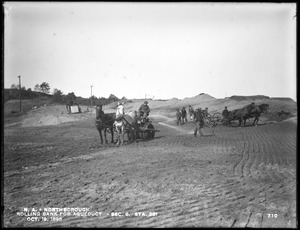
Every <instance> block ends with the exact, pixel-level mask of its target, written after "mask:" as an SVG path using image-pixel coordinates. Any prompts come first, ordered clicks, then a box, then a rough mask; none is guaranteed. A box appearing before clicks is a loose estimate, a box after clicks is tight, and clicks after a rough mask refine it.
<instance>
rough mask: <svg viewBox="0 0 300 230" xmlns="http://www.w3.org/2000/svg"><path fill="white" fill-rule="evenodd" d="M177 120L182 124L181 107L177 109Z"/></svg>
mask: <svg viewBox="0 0 300 230" xmlns="http://www.w3.org/2000/svg"><path fill="white" fill-rule="evenodd" d="M176 120H177V125H179V124H181V112H180V110H179V109H176Z"/></svg>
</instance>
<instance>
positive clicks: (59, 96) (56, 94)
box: [53, 89, 63, 103]
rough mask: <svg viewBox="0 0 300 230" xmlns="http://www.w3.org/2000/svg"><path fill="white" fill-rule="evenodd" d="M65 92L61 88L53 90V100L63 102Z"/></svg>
mask: <svg viewBox="0 0 300 230" xmlns="http://www.w3.org/2000/svg"><path fill="white" fill-rule="evenodd" d="M62 95H63V92H62V91H61V90H59V89H54V90H53V102H56V103H62Z"/></svg>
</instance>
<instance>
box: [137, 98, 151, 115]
mask: <svg viewBox="0 0 300 230" xmlns="http://www.w3.org/2000/svg"><path fill="white" fill-rule="evenodd" d="M139 113H140V116H141V118H143V119H145V118H147V117H148V116H149V113H150V108H149V106H148V101H145V102H144V104H142V105H141V107H140V108H139Z"/></svg>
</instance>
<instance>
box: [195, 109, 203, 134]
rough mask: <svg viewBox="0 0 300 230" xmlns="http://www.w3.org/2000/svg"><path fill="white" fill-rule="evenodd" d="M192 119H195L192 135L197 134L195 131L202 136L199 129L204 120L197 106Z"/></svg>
mask: <svg viewBox="0 0 300 230" xmlns="http://www.w3.org/2000/svg"><path fill="white" fill-rule="evenodd" d="M194 121H195V124H196V126H195V130H194V136H195V137H196V136H197V131H198V132H199V135H200V136H204V135H203V133H202V131H201V129H202V128H203V126H204V121H203V115H202V109H201V108H199V109H197V110H196V111H195V117H194Z"/></svg>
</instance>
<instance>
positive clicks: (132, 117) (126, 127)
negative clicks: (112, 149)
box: [114, 111, 138, 145]
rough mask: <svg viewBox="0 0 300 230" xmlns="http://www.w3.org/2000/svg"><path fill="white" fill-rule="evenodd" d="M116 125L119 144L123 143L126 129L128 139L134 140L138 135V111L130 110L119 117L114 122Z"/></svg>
mask: <svg viewBox="0 0 300 230" xmlns="http://www.w3.org/2000/svg"><path fill="white" fill-rule="evenodd" d="M114 126H115V127H116V131H117V134H118V141H117V145H120V144H121V145H123V143H124V134H125V131H126V132H127V137H128V141H134V140H135V139H136V138H137V136H138V135H137V134H138V127H137V112H136V111H133V112H129V113H127V114H125V115H124V116H121V117H120V118H117V119H116V120H115V122H114Z"/></svg>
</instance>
